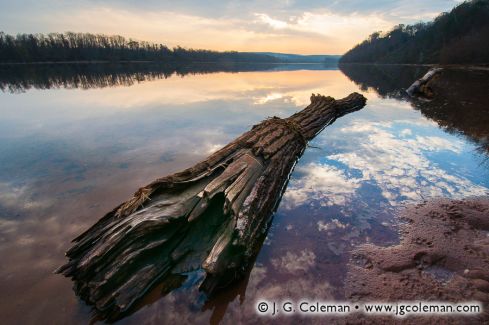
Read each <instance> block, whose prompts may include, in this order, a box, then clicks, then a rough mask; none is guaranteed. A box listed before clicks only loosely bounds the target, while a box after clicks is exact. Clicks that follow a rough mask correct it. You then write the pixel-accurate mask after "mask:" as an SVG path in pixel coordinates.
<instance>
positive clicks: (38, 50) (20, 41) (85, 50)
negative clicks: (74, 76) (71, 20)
mask: <svg viewBox="0 0 489 325" xmlns="http://www.w3.org/2000/svg"><path fill="white" fill-rule="evenodd" d="M63 61H163V62H260V63H272V62H278V61H279V60H278V59H277V58H274V57H272V56H270V55H266V54H257V53H240V52H217V51H209V50H194V49H185V48H182V47H175V48H173V49H170V48H169V47H167V46H165V45H163V44H154V43H149V42H144V41H135V40H132V39H126V38H124V37H122V36H107V35H101V34H88V33H72V32H67V33H50V34H47V35H44V34H18V35H16V36H12V35H8V34H5V33H3V32H0V62H10V63H21V62H26V63H27V62H63Z"/></svg>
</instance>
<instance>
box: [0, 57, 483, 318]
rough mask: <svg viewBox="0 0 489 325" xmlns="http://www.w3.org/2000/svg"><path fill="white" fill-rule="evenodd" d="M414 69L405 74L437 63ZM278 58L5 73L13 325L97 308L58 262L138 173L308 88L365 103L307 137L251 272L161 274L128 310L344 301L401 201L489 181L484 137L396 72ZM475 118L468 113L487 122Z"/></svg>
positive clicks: (3, 170) (0, 192)
mask: <svg viewBox="0 0 489 325" xmlns="http://www.w3.org/2000/svg"><path fill="white" fill-rule="evenodd" d="M296 69H300V70H296ZM405 69H410V70H409V71H408V72H403V74H402V75H403V76H405V75H406V74H409V76H410V78H408V79H412V78H414V77H415V76H419V75H422V73H423V72H425V68H405ZM255 70H256V69H255ZM272 70H279V71H251V72H238V73H236V72H235V71H234V72H233V73H231V72H218V73H212V74H196V75H192V74H189V75H186V76H181V75H175V74H173V75H172V74H169V75H168V74H164V75H158V74H157V75H154V76H152V77H151V78H144V74H142V75H140V76H139V77H137V76H134V75H129V76H125V77H124V78H125V79H124V80H126V81H128V80H129V81H130V82H111V81H114V80H116V79H117V78H118V76H119V75H110V76H107V75H106V76H105V79H104V82H100V80H98V83H96V82H94V86H93V87H84V89H80V88H76V87H77V85H76V84H73V83H70V82H69V81H66V80H64V81H63V80H62V78H61V79H60V80H57V81H56V82H54V86H55V87H53V83H49V84H46V83H39V82H38V81H36V80H38V79H28V77H27V76H25V78H26V80H25V81H24V80H23V79H19V78H17V79H15V84H14V85H13V86H12V83H14V81H12V80H11V79H8V80H7V81H2V82H3V83H2V85H3V86H5V84H7V87H3V88H4V92H1V93H0V256H2V264H0V315H1V316H2V323H5V324H7V323H12V324H13V323H23V324H27V323H82V324H83V323H87V322H89V320H90V319H91V317H92V313H91V309H90V307H88V306H86V305H85V304H84V303H83V302H81V301H79V300H78V299H77V298H76V296H75V295H74V293H73V291H72V290H71V285H72V284H71V281H70V280H68V279H66V278H63V277H62V276H59V275H53V274H52V273H51V272H52V271H53V270H54V269H55V268H56V267H57V266H59V265H60V264H62V263H63V262H64V251H65V250H66V249H67V248H68V247H69V246H70V240H71V239H72V238H74V237H75V236H76V235H78V234H79V233H80V232H82V231H83V230H84V229H86V228H87V227H88V226H90V225H91V224H93V223H94V222H95V221H96V220H98V218H100V217H101V216H102V215H103V214H105V213H106V212H107V211H109V210H111V209H112V208H113V207H114V206H115V205H117V204H118V203H120V202H121V201H124V200H126V199H127V198H128V197H129V196H130V195H131V194H132V193H133V192H134V191H135V190H136V189H137V188H138V187H140V186H142V185H145V184H146V183H148V182H150V181H152V180H153V179H155V178H157V177H160V176H163V175H165V174H168V173H172V172H175V171H178V170H181V169H183V168H186V167H189V166H191V165H193V164H194V163H196V162H197V161H199V160H201V159H202V158H205V157H206V156H207V155H208V154H210V153H211V152H213V151H215V150H216V149H218V148H220V147H221V146H223V145H224V144H226V143H227V142H229V141H230V140H232V139H233V138H235V137H236V136H238V135H239V134H241V133H242V132H244V131H246V130H248V129H249V128H250V127H251V126H252V125H253V124H255V123H257V122H259V121H261V120H263V119H264V118H266V117H269V116H273V115H276V116H280V117H286V116H289V115H291V114H292V113H293V112H296V111H297V110H299V109H302V108H303V107H305V106H306V105H307V104H308V103H309V96H310V95H311V93H321V94H324V95H330V96H333V97H336V98H340V97H344V96H346V95H347V94H349V93H351V92H353V91H359V92H362V93H363V94H364V95H365V96H366V97H367V98H368V103H367V106H366V107H365V108H364V109H363V110H361V111H359V112H355V113H352V114H349V115H347V116H345V117H342V118H341V119H339V120H338V121H336V122H335V123H334V124H333V125H331V126H329V127H328V128H326V129H325V130H324V131H323V132H322V133H321V134H319V135H318V136H317V137H316V138H315V139H314V140H313V141H312V142H311V143H310V147H309V148H308V149H307V150H306V152H305V154H304V156H303V157H302V158H301V160H300V161H299V163H298V164H297V166H296V168H295V170H294V172H293V174H292V176H291V180H290V182H289V184H288V188H287V190H286V192H285V194H284V197H283V198H282V201H281V203H280V205H279V208H278V211H277V213H276V215H275V217H274V219H273V223H272V226H271V228H270V230H269V233H268V237H267V239H266V240H265V244H264V246H263V247H262V250H261V252H260V254H259V255H258V257H257V260H256V263H255V266H254V268H253V269H252V271H251V273H250V274H249V275H248V277H247V278H246V279H244V280H242V281H240V282H238V283H236V284H235V285H232V286H231V287H230V288H229V289H227V290H225V291H223V292H221V293H220V294H218V295H217V296H216V297H212V298H207V297H205V296H204V295H203V294H200V293H199V292H198V291H197V286H196V285H197V284H198V283H199V281H200V280H201V279H202V277H201V276H202V274H201V273H200V272H195V273H193V274H189V277H188V280H187V281H186V283H185V284H184V286H183V287H181V288H179V289H177V290H175V291H173V292H171V293H170V294H168V295H167V296H165V297H161V295H160V294H159V293H158V290H157V288H156V289H155V290H154V291H153V292H152V293H151V294H150V295H149V296H148V297H146V298H145V300H144V301H143V302H142V304H141V309H140V310H138V311H137V312H136V313H134V314H133V315H131V316H129V317H127V318H125V319H123V320H122V321H121V322H122V323H128V324H133V323H141V322H145V323H161V322H170V321H171V320H173V321H174V322H177V323H180V322H183V321H188V322H190V321H192V322H197V323H209V322H210V323H217V322H219V321H222V322H224V323H229V322H230V321H231V320H238V321H245V322H250V323H251V322H253V321H255V320H256V318H257V317H258V316H256V315H255V313H254V308H255V302H256V300H257V299H259V298H268V299H283V298H290V299H292V300H299V299H301V298H321V299H322V300H330V299H338V300H341V299H344V297H343V289H342V288H343V284H342V283H343V280H344V277H345V272H346V264H347V262H348V259H349V251H350V250H351V248H352V247H355V246H356V245H358V244H361V243H366V242H372V243H376V244H381V245H389V244H392V243H395V242H397V241H398V234H397V225H398V220H396V219H395V213H396V211H397V210H398V209H400V208H402V206H404V205H406V204H410V203H415V202H420V201H422V200H427V199H430V198H435V197H453V198H461V197H466V196H479V195H487V194H489V168H488V164H487V154H486V153H487V151H485V150H484V149H482V150H481V146H480V141H479V140H480V139H477V137H475V138H474V136H473V137H471V138H469V137H468V135H467V134H469V135H470V134H471V133H470V132H465V131H466V130H465V129H459V130H455V131H454V129H453V128H452V129H450V130H447V128H446V127H443V128H441V127H439V124H442V122H440V119H435V120H436V122H435V120H431V119H429V118H427V117H425V116H430V115H429V114H426V112H424V111H423V109H420V108H419V107H416V105H414V104H411V103H410V102H408V101H406V100H405V99H403V98H402V96H397V95H395V94H399V93H400V92H399V90H400V89H401V88H402V87H403V86H405V85H404V84H402V82H401V83H400V84H399V80H400V79H402V78H401V75H396V73H398V72H391V75H388V76H389V77H390V78H387V79H386V78H385V75H381V76H380V77H379V78H381V77H382V78H383V79H382V80H383V83H381V84H379V82H378V78H376V75H375V72H372V71H369V72H368V73H367V74H365V73H363V72H362V71H356V70H355V69H354V68H353V70H346V73H347V74H348V75H349V77H348V76H347V75H345V74H344V73H343V72H341V71H340V70H321V69H318V68H317V67H314V70H308V69H307V66H298V67H293V68H289V69H285V70H287V71H280V70H281V69H272ZM362 73H363V74H362ZM362 76H363V77H365V78H366V79H362ZM411 76H412V78H411ZM119 77H120V76H119ZM349 78H352V80H350V79H349ZM0 79H1V75H0ZM95 79H97V78H95ZM33 80H34V81H33ZM107 80H108V82H106V81H107ZM36 82H37V83H36ZM406 82H407V81H406ZM9 83H11V84H9ZM85 84H88V85H90V84H91V83H90V81H86V83H85ZM102 84H103V88H102V86H101V85H102ZM46 85H47V86H46ZM8 86H10V87H8ZM51 87H53V88H51ZM12 90H13V91H12ZM386 93H388V94H387V95H386ZM423 105H425V104H423ZM452 106H453V105H452ZM413 107H416V109H414V108H413ZM447 109H452V110H453V109H458V107H450V106H448V107H447ZM470 118H472V119H473V121H464V125H478V124H479V123H480V120H479V119H478V118H477V115H475V117H474V116H473V115H471V117H470ZM448 131H449V132H448ZM269 321H271V319H269Z"/></svg>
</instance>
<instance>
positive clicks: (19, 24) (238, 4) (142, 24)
mask: <svg viewBox="0 0 489 325" xmlns="http://www.w3.org/2000/svg"><path fill="white" fill-rule="evenodd" d="M459 2H460V1H457V0H429V1H427V0H371V1H361V0H335V1H333V0H331V1H327V0H326V1H319V0H310V1H298V0H269V1H264V0H233V1H225V0H200V1H199V0H174V1H156V0H140V1H136V0H105V1H104V0H99V1H97V0H77V1H75V0H67V1H60V0H45V1H33V0H27V1H22V0H18V1H13V0H10V1H8V0H0V31H4V32H6V33H12V34H16V33H40V32H42V33H47V32H64V31H75V32H91V33H104V34H119V35H122V36H126V37H132V38H135V39H138V40H147V41H152V42H158V43H164V44H167V45H168V46H176V45H181V46H184V47H193V48H206V49H213V50H238V51H274V52H284V53H303V54H343V53H344V52H345V51H347V50H348V49H349V48H351V47H352V46H353V45H355V44H357V43H358V42H360V41H362V40H363V39H365V38H366V37H367V36H368V35H370V34H371V33H372V32H374V31H379V30H381V31H386V30H389V29H390V28H392V27H393V26H394V25H396V24H399V23H415V22H419V21H427V20H431V19H432V18H434V17H436V16H437V15H438V14H439V13H440V12H443V11H449V10H450V9H451V8H453V7H454V6H456V5H457V4H458V3H459Z"/></svg>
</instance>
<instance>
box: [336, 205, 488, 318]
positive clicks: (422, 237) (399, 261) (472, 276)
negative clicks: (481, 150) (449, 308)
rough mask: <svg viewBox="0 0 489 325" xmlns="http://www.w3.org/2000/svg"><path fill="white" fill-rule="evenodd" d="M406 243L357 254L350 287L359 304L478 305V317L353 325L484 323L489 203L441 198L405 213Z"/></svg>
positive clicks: (348, 290)
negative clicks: (480, 307)
mask: <svg viewBox="0 0 489 325" xmlns="http://www.w3.org/2000/svg"><path fill="white" fill-rule="evenodd" d="M401 218H402V220H403V221H404V222H405V223H403V225H402V226H401V236H402V239H401V242H400V244H398V245H395V246H390V247H379V246H376V245H372V244H365V245H362V246H360V247H358V248H357V249H355V250H354V251H353V253H352V259H351V261H350V264H349V265H348V274H347V279H346V284H345V292H346V295H347V298H348V299H349V300H351V301H354V302H357V301H359V302H365V303H367V302H373V301H381V302H392V303H395V302H400V301H434V302H435V301H436V302H450V303H458V302H473V301H478V302H480V304H481V305H482V306H483V308H484V309H485V310H486V313H483V314H480V315H478V316H477V317H475V316H470V317H469V316H453V315H451V316H436V317H435V316H430V317H427V316H424V317H412V316H411V317H409V318H407V319H403V320H401V319H396V318H392V317H382V318H380V317H368V316H364V318H361V319H359V318H356V320H354V321H353V322H352V323H356V322H358V323H361V324H365V323H369V322H371V323H375V324H378V323H382V322H385V323H389V324H393V323H397V322H399V323H402V324H476V323H477V324H479V323H488V322H489V314H488V313H487V309H488V308H487V307H488V304H489V198H477V199H464V200H448V199H440V200H436V201H430V202H425V203H422V204H419V205H416V206H411V207H408V208H406V209H405V210H404V211H403V212H402V215H401Z"/></svg>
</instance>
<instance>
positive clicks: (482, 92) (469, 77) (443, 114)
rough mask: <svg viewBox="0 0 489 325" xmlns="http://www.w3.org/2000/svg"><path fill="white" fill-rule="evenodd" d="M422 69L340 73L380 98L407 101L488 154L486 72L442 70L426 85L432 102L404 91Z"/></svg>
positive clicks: (357, 68)
mask: <svg viewBox="0 0 489 325" xmlns="http://www.w3.org/2000/svg"><path fill="white" fill-rule="evenodd" d="M428 69H429V67H426V66H417V67H416V66H400V65H353V64H352V65H340V70H341V71H342V72H343V73H344V74H345V75H346V76H347V77H348V78H350V80H352V81H353V82H355V83H356V84H357V85H358V86H359V87H360V88H361V89H362V90H364V91H367V90H373V91H375V92H376V93H377V94H378V95H379V96H381V97H382V98H395V99H400V100H407V101H409V102H410V103H411V105H412V106H413V108H415V109H417V110H419V111H421V113H422V114H423V115H424V116H425V117H427V118H429V119H431V120H433V121H435V122H436V123H437V124H438V125H439V126H440V127H441V128H443V129H444V130H445V131H447V132H449V133H452V134H461V135H464V136H466V137H467V138H469V139H470V140H471V141H473V142H475V144H476V145H477V147H478V150H480V151H481V153H484V152H486V153H487V152H489V127H488V125H489V96H488V94H487V89H488V86H489V71H487V70H482V69H481V70H472V69H460V68H446V69H444V70H443V71H442V72H441V73H440V74H439V75H438V76H437V77H435V78H434V79H433V80H432V81H431V82H430V88H431V89H432V90H433V92H434V94H435V95H434V98H433V99H432V100H423V99H414V98H410V97H409V96H408V95H407V94H406V92H405V90H406V89H407V88H408V87H409V86H410V85H411V84H412V83H413V81H414V80H417V79H419V78H420V77H421V76H423V74H424V73H426V72H427V71H428Z"/></svg>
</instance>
